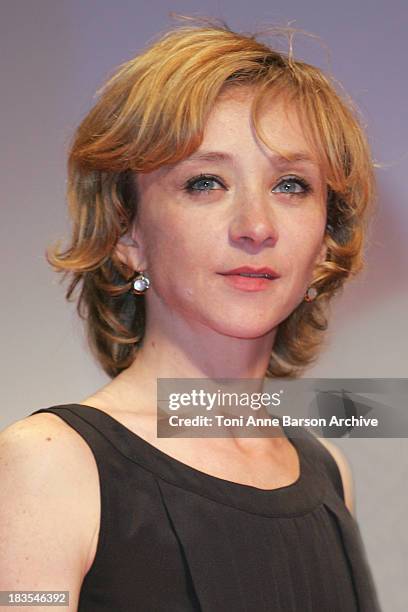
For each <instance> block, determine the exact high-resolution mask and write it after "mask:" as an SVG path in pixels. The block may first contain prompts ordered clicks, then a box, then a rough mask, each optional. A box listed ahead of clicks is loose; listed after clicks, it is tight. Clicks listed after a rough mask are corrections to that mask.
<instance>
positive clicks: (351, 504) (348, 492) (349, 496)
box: [316, 436, 355, 516]
mask: <svg viewBox="0 0 408 612" xmlns="http://www.w3.org/2000/svg"><path fill="white" fill-rule="evenodd" d="M316 438H317V439H318V440H319V442H321V443H322V444H323V446H325V448H326V449H327V450H328V451H329V453H330V454H331V456H332V457H333V459H334V460H335V462H336V463H337V466H338V468H339V471H340V475H341V480H342V483H343V489H344V497H345V504H346V506H347V508H348V510H349V511H350V513H351V514H352V515H353V516H355V492H354V482H353V474H352V471H351V467H350V464H349V462H348V459H347V458H346V456H345V454H344V453H343V451H342V450H341V449H340V448H339V447H338V446H336V445H335V444H334V443H333V442H329V441H328V440H327V438H320V437H318V436H316Z"/></svg>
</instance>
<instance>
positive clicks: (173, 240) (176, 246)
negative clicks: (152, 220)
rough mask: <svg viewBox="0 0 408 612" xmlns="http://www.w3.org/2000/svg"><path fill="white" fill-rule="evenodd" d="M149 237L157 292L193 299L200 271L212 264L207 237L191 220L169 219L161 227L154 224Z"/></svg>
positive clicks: (147, 246) (151, 272)
mask: <svg viewBox="0 0 408 612" xmlns="http://www.w3.org/2000/svg"><path fill="white" fill-rule="evenodd" d="M145 237H146V256H147V262H148V270H149V271H150V277H151V280H152V284H154V286H155V289H156V291H157V293H160V294H161V295H162V296H163V297H164V296H167V297H168V298H169V297H170V296H171V295H174V294H176V293H177V294H183V295H184V296H185V297H186V298H187V299H193V298H194V286H195V285H196V284H197V282H198V280H199V275H200V272H201V270H202V269H203V266H205V265H206V263H207V265H208V252H209V251H208V246H207V247H206V246H205V244H204V243H205V236H204V235H203V234H202V233H201V232H200V230H199V229H195V228H194V226H193V224H192V223H191V220H190V222H189V223H188V221H187V220H185V221H184V220H183V219H178V220H177V221H175V219H174V218H167V219H163V220H161V223H160V225H159V226H158V227H157V226H155V227H153V225H150V228H149V231H147V232H146V234H145ZM206 253H207V255H206Z"/></svg>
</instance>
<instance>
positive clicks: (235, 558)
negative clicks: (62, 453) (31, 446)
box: [31, 404, 381, 612]
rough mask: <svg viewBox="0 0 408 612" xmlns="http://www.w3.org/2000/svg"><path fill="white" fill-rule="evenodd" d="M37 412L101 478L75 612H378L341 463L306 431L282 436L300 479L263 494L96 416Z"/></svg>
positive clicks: (84, 411) (63, 410) (78, 408)
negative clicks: (71, 433) (74, 444)
mask: <svg viewBox="0 0 408 612" xmlns="http://www.w3.org/2000/svg"><path fill="white" fill-rule="evenodd" d="M41 412H51V413H54V414H56V415H58V416H59V417H60V418H62V419H63V420H64V421H65V422H66V423H67V424H68V425H70V426H71V427H72V428H73V429H75V430H76V431H77V432H78V433H79V434H80V435H81V436H82V437H83V438H84V440H85V441H86V442H87V444H88V445H89V447H90V449H91V451H92V453H93V455H94V457H95V460H96V464H97V468H98V473H99V485H100V495H101V521H100V530H99V537H98V544H97V550H96V555H95V560H94V563H93V565H92V567H91V568H90V569H89V571H88V573H87V574H86V576H85V578H84V580H83V583H82V587H81V592H80V600H79V607H78V610H79V612H100V611H109V612H139V611H140V612H190V611H193V610H194V611H202V612H230V611H231V612H264V611H265V612H275V611H276V612H281V611H282V612H357V611H358V612H381V610H380V605H379V602H378V597H377V593H376V588H375V585H374V582H373V578H372V574H371V570H370V567H369V564H368V561H367V557H366V552H365V548H364V544H363V541H362V538H361V533H360V530H359V527H358V524H357V522H356V521H355V519H354V518H353V516H352V515H351V514H350V512H349V511H348V509H347V507H346V506H345V504H344V492H343V487H342V482H341V476H340V473H339V470H338V467H337V464H336V462H335V461H334V459H333V458H332V456H331V454H330V453H329V452H328V451H327V450H326V448H325V447H324V446H323V445H322V444H321V443H320V442H319V441H318V440H317V439H316V438H315V437H314V436H313V435H312V434H311V433H310V432H309V431H307V430H306V429H304V428H301V427H298V428H296V431H295V432H294V429H293V428H292V427H291V428H285V427H283V429H284V431H285V435H287V437H288V439H289V440H290V442H291V443H292V444H293V445H294V447H295V448H296V450H297V452H298V456H299V462H300V476H299V478H298V480H297V481H296V482H295V483H293V484H291V485H288V486H286V487H281V488H279V489H272V490H263V489H258V488H256V487H252V486H248V485H243V484H238V483H234V482H230V481H228V480H224V479H222V478H217V477H215V476H211V475H209V474H205V473H204V472H201V471H199V470H197V469H195V468H192V467H190V466H188V465H186V464H184V463H182V462H180V461H178V460H177V459H175V458H173V457H171V456H169V455H167V454H166V453H164V452H163V451H160V450H159V449H158V448H156V447H155V446H153V445H152V444H150V443H149V442H147V441H145V440H143V438H141V437H140V436H138V435H137V434H135V433H134V432H132V431H131V430H130V429H128V428H127V427H125V426H124V425H122V424H121V423H119V421H117V420H116V419H114V418H113V417H111V416H110V415H108V414H107V413H105V412H103V411H102V410H99V409H97V408H91V407H90V406H84V405H80V404H64V405H59V406H51V407H49V408H44V409H41V410H37V411H35V412H33V413H31V414H37V413H41ZM289 429H290V431H289Z"/></svg>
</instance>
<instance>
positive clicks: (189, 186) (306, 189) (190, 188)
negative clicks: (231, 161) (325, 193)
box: [183, 174, 312, 197]
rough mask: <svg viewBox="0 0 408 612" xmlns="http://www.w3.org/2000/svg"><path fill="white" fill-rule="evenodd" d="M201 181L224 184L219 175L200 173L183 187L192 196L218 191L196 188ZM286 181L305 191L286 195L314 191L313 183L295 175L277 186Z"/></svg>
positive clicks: (285, 178)
mask: <svg viewBox="0 0 408 612" xmlns="http://www.w3.org/2000/svg"><path fill="white" fill-rule="evenodd" d="M200 181H216V182H217V183H219V184H221V185H222V182H221V179H219V178H218V177H217V176H214V175H212V174H199V175H198V176H194V177H193V178H191V179H189V180H188V181H187V182H186V183H185V185H184V187H183V189H184V191H186V192H187V193H189V194H190V195H192V196H197V195H198V196H200V195H202V194H203V193H205V194H208V193H209V192H210V191H216V190H215V189H195V188H194V185H195V183H198V182H200ZM285 182H286V183H297V184H298V185H300V186H301V187H302V189H303V191H300V192H286V195H289V196H299V197H302V196H305V195H306V194H308V193H310V192H311V191H312V187H311V185H310V184H309V183H308V182H307V181H305V179H301V178H299V177H298V176H294V175H288V176H284V177H283V178H282V179H281V180H280V182H279V183H278V184H277V185H276V187H279V186H280V185H282V184H283V183H285ZM276 187H274V189H276ZM278 193H285V192H284V191H281V192H278Z"/></svg>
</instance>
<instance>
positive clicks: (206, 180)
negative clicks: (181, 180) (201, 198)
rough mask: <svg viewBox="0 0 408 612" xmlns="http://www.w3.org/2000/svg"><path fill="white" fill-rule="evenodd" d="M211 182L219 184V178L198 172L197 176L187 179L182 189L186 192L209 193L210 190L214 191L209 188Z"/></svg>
mask: <svg viewBox="0 0 408 612" xmlns="http://www.w3.org/2000/svg"><path fill="white" fill-rule="evenodd" d="M211 183H217V184H218V185H221V183H220V181H219V179H217V178H216V177H214V176H211V175H208V174H200V175H199V176H195V177H194V178H192V179H190V180H189V181H187V183H186V185H185V187H184V189H185V191H187V192H188V193H194V194H197V193H209V192H210V191H214V189H212V188H211Z"/></svg>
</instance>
